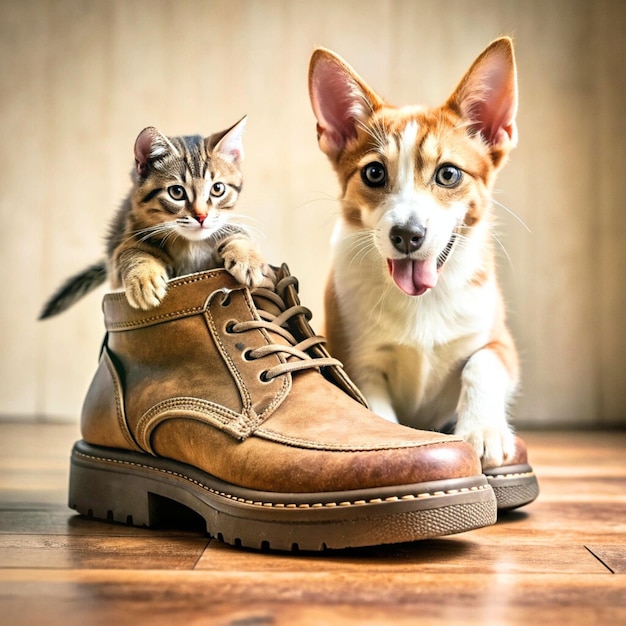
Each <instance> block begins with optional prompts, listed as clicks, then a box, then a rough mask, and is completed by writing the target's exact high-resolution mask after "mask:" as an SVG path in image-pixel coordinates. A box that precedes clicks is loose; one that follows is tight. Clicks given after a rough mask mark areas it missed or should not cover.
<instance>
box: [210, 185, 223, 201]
mask: <svg viewBox="0 0 626 626" xmlns="http://www.w3.org/2000/svg"><path fill="white" fill-rule="evenodd" d="M225 193H226V185H225V184H224V183H214V184H213V187H211V195H212V196H213V197H214V198H219V197H221V196H223V195H224V194H225Z"/></svg>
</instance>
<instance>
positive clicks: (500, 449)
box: [455, 424, 515, 469]
mask: <svg viewBox="0 0 626 626" xmlns="http://www.w3.org/2000/svg"><path fill="white" fill-rule="evenodd" d="M455 435H457V436H458V437H461V438H462V439H464V440H465V441H466V442H467V443H469V444H470V445H471V446H472V448H474V451H475V452H476V454H477V455H478V457H479V458H480V460H481V463H482V467H483V469H489V468H492V467H499V466H500V465H503V464H504V463H505V462H506V461H507V460H508V459H511V458H513V457H514V456H515V435H514V434H513V431H512V429H511V428H510V427H509V426H508V424H504V425H503V426H502V427H497V426H477V427H475V428H467V429H465V428H463V427H458V426H457V429H456V431H455Z"/></svg>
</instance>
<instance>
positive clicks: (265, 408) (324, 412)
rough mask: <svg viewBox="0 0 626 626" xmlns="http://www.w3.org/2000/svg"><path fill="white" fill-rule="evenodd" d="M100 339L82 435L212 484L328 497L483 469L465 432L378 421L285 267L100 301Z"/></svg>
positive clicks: (220, 273)
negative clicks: (315, 326) (177, 466)
mask: <svg viewBox="0 0 626 626" xmlns="http://www.w3.org/2000/svg"><path fill="white" fill-rule="evenodd" d="M103 309H104V319H105V325H106V329H107V336H106V338H105V341H104V345H103V349H102V354H101V359H100V363H99V366H98V369H97V372H96V374H95V377H94V379H93V381H92V384H91V386H90V389H89V391H88V394H87V397H86V399H85V403H84V407H83V413H82V433H83V438H84V440H85V441H86V442H88V443H90V444H94V445H98V446H105V447H110V448H118V449H124V450H132V451H140V452H144V453H147V454H152V455H155V456H159V457H165V458H169V459H173V460H175V461H179V462H183V463H186V464H189V465H192V466H195V467H197V468H199V469H201V470H202V471H204V472H207V473H209V474H211V475H213V476H215V477H217V478H219V479H221V480H224V481H226V482H229V483H232V484H236V485H239V486H241V487H247V488H251V489H257V490H265V491H274V492H294V493H305V492H325V491H339V490H353V489H365V488H372V487H385V486H391V485H402V484H407V485H408V484H415V483H422V482H427V481H437V480H445V479H449V478H461V477H467V476H478V475H480V474H481V467H480V461H479V460H478V458H477V457H476V455H475V454H474V452H473V451H472V450H471V448H470V447H469V446H468V445H467V444H465V443H464V442H463V441H461V440H459V439H457V438H455V437H452V436H449V435H444V434H440V433H434V432H423V431H418V430H414V429H411V428H408V427H404V426H400V425H398V424H391V423H389V422H387V421H385V420H383V419H382V418H379V417H377V416H375V415H374V414H373V413H371V412H370V411H369V410H368V409H367V407H366V406H365V401H364V399H363V397H362V396H361V394H360V393H359V391H358V390H357V389H356V387H355V386H354V385H353V383H352V382H351V381H350V379H349V378H348V377H347V375H346V374H345V372H344V371H343V368H342V367H341V364H340V363H339V362H338V361H336V360H335V359H333V358H331V357H330V355H329V354H328V352H327V351H326V348H325V347H324V343H323V341H324V340H323V338H321V337H318V336H316V335H315V334H314V332H313V330H312V329H311V326H310V325H309V319H310V312H309V311H308V310H307V309H306V308H305V307H303V306H302V305H301V304H300V302H299V299H298V295H297V281H296V280H295V278H294V277H292V276H290V274H289V271H288V268H287V267H286V266H283V267H281V268H279V269H278V270H277V282H276V288H275V289H274V290H270V289H257V290H254V291H253V292H250V291H249V290H248V289H247V288H245V287H242V286H241V285H239V284H238V283H236V282H235V280H234V279H233V278H232V276H230V274H228V273H227V272H226V271H224V270H213V271H209V272H202V273H199V274H193V275H190V276H187V277H183V278H179V279H176V280H174V281H171V283H170V285H169V287H168V292H167V295H166V297H165V298H164V300H163V302H162V303H161V305H160V306H159V307H157V308H155V309H151V310H149V311H141V310H137V309H133V308H132V307H130V306H129V305H128V303H127V301H126V298H125V296H124V294H123V293H113V294H108V295H106V296H105V298H104V304H103Z"/></svg>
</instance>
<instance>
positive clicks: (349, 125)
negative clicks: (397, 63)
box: [309, 48, 383, 159]
mask: <svg viewBox="0 0 626 626" xmlns="http://www.w3.org/2000/svg"><path fill="white" fill-rule="evenodd" d="M309 94H310V96H311V104H312V105H313V112H314V113H315V117H316V118H317V135H318V140H319V144H320V148H321V149H322V151H323V152H324V153H326V154H327V155H328V156H329V157H331V158H332V159H336V158H337V157H338V155H339V154H340V153H341V151H342V150H343V149H344V147H345V145H346V144H347V143H348V142H349V141H350V140H351V139H354V138H355V137H356V135H357V124H358V123H359V122H365V121H366V120H367V119H368V118H369V117H370V116H371V115H372V113H373V112H374V111H376V110H378V109H379V108H380V107H381V106H382V105H383V100H382V99H381V98H379V97H378V96H377V95H376V94H375V93H374V92H373V91H372V90H371V89H370V88H369V87H368V86H367V84H366V83H365V81H363V79H362V78H361V77H360V76H359V75H358V74H357V73H356V72H355V71H354V70H353V69H352V68H351V67H350V66H349V65H348V64H347V63H346V62H345V61H344V60H343V59H342V58H341V57H339V56H338V55H336V54H335V53H334V52H331V51H330V50H326V49H324V48H318V49H317V50H315V52H313V56H312V57H311V63H310V65H309Z"/></svg>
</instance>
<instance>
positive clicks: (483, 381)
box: [455, 348, 515, 469]
mask: <svg viewBox="0 0 626 626" xmlns="http://www.w3.org/2000/svg"><path fill="white" fill-rule="evenodd" d="M513 389H514V381H513V380H512V378H511V376H510V375H509V373H508V372H507V370H506V368H505V366H504V364H503V362H502V361H501V359H500V357H499V356H498V354H496V352H494V351H493V350H491V349H489V348H483V349H482V350H479V351H478V352H476V353H474V354H473V355H472V356H471V357H470V358H469V360H468V361H467V363H466V365H465V367H464V368H463V372H462V374H461V395H460V397H459V403H458V406H457V425H456V429H455V434H456V435H457V436H459V437H462V438H463V439H464V440H465V441H467V442H468V443H470V444H471V445H472V447H473V448H474V450H475V451H476V453H477V454H478V456H479V457H480V458H481V460H482V465H483V469H486V468H489V467H498V466H500V465H502V464H503V462H504V461H505V460H506V459H507V458H510V457H512V456H513V455H514V454H515V436H514V434H513V430H512V428H511V427H510V426H509V424H508V422H507V416H506V412H507V405H508V401H509V398H510V397H511V394H512V392H513Z"/></svg>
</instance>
